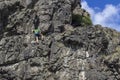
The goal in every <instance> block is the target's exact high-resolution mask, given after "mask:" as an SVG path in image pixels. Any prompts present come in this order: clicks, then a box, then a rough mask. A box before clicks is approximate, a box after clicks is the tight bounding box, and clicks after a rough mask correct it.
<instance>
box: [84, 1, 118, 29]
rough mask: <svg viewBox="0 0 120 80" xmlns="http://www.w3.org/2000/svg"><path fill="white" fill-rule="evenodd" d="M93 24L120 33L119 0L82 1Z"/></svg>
mask: <svg viewBox="0 0 120 80" xmlns="http://www.w3.org/2000/svg"><path fill="white" fill-rule="evenodd" d="M82 8H84V9H86V10H87V11H88V12H89V13H90V14H91V19H92V21H93V23H94V24H101V25H102V26H104V27H110V28H113V29H116V30H117V31H120V0H82Z"/></svg>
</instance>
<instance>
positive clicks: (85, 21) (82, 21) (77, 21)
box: [72, 14, 92, 26]
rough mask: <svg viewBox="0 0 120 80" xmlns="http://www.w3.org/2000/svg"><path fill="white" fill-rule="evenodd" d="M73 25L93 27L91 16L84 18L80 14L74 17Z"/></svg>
mask: <svg viewBox="0 0 120 80" xmlns="http://www.w3.org/2000/svg"><path fill="white" fill-rule="evenodd" d="M72 23H73V24H74V25H82V26H88V25H92V21H91V19H90V17H89V16H82V15H79V14H73V15H72Z"/></svg>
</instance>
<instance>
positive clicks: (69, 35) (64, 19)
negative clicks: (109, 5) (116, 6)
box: [0, 0, 120, 80]
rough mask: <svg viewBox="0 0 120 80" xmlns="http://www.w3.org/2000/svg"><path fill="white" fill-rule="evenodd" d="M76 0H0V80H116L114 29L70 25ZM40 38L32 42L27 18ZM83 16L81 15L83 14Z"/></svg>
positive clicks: (118, 47)
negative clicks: (37, 42)
mask: <svg viewBox="0 0 120 80" xmlns="http://www.w3.org/2000/svg"><path fill="white" fill-rule="evenodd" d="M80 2H81V1H79V0H26V1H24V0H5V1H4V0H0V80H120V68H119V67H120V59H119V57H120V33H119V32H117V31H115V30H112V29H109V28H103V27H102V26H101V25H93V26H91V25H88V26H80V25H79V26H73V25H72V24H71V23H72V14H80V15H82V16H89V14H88V13H87V12H86V11H85V10H83V9H81V8H80ZM35 12H37V14H38V16H39V18H40V24H39V26H38V28H40V29H41V31H42V33H43V35H44V40H39V44H32V43H31V42H32V41H33V40H34V34H33V33H32V29H33V19H34V14H35ZM83 14H84V15H83Z"/></svg>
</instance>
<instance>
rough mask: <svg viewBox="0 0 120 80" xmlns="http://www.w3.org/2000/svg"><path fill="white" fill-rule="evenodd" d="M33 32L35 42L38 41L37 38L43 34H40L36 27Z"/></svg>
mask: <svg viewBox="0 0 120 80" xmlns="http://www.w3.org/2000/svg"><path fill="white" fill-rule="evenodd" d="M33 32H34V35H35V42H36V43H39V38H40V37H41V39H43V35H42V34H41V31H40V30H39V29H38V28H35V29H34V30H33Z"/></svg>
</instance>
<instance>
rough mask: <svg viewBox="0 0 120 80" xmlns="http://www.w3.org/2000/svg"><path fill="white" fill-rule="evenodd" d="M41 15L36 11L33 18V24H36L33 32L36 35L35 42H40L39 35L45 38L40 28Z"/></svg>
mask: <svg viewBox="0 0 120 80" xmlns="http://www.w3.org/2000/svg"><path fill="white" fill-rule="evenodd" d="M39 23H40V22H39V16H38V15H37V14H36V13H35V17H34V19H33V24H34V30H32V31H33V33H34V35H35V42H36V43H38V40H39V37H41V39H42V40H43V35H42V34H41V31H40V29H38V26H39Z"/></svg>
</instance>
